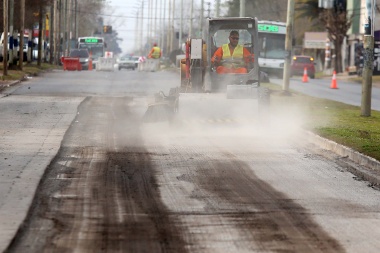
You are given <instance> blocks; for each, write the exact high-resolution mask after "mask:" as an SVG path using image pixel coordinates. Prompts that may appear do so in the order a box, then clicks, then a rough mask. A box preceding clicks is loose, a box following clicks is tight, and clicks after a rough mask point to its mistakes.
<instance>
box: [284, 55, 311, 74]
mask: <svg viewBox="0 0 380 253" xmlns="http://www.w3.org/2000/svg"><path fill="white" fill-rule="evenodd" d="M305 68H307V75H308V76H309V77H310V78H312V79H313V78H314V77H315V62H314V58H313V57H311V56H307V55H295V56H293V61H292V65H291V67H290V76H293V75H303V72H304V69H305Z"/></svg>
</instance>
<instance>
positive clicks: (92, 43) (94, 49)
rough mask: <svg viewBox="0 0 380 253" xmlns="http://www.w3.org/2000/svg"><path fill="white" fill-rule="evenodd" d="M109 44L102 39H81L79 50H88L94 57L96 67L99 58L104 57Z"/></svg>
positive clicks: (79, 40)
mask: <svg viewBox="0 0 380 253" xmlns="http://www.w3.org/2000/svg"><path fill="white" fill-rule="evenodd" d="M106 47H107V44H106V43H105V41H104V38H102V37H79V38H78V49H87V50H88V52H89V53H91V55H92V59H93V61H92V64H93V66H94V67H95V65H96V62H97V61H98V58H99V57H104V54H105V51H106Z"/></svg>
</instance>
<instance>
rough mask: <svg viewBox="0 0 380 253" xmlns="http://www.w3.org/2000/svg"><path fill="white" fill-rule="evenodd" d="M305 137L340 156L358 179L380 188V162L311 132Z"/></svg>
mask: <svg viewBox="0 0 380 253" xmlns="http://www.w3.org/2000/svg"><path fill="white" fill-rule="evenodd" d="M305 137H306V139H307V140H308V141H309V142H311V143H313V144H314V145H316V146H318V147H320V148H322V149H324V150H328V151H332V152H333V153H334V154H336V155H339V156H340V158H339V161H341V162H344V163H345V164H346V165H347V170H348V171H350V172H351V173H353V174H354V175H356V176H357V177H360V178H361V179H364V180H367V181H369V182H370V183H371V185H376V186H380V162H379V161H378V160H376V159H374V158H372V157H369V156H367V155H364V154H362V153H360V152H358V151H355V150H353V149H351V148H349V147H346V146H344V145H341V144H338V143H336V142H334V141H331V140H329V139H326V138H323V137H321V136H319V135H317V134H315V133H312V132H310V131H305Z"/></svg>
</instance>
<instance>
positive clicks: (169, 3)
mask: <svg viewBox="0 0 380 253" xmlns="http://www.w3.org/2000/svg"><path fill="white" fill-rule="evenodd" d="M168 6H169V9H168V32H167V34H166V51H167V52H168V55H169V54H170V52H171V49H170V38H171V33H172V23H171V22H172V20H171V13H172V1H171V0H169V1H168Z"/></svg>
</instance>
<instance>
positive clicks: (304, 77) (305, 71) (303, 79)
mask: <svg viewBox="0 0 380 253" xmlns="http://www.w3.org/2000/svg"><path fill="white" fill-rule="evenodd" d="M308 81H309V78H308V76H307V68H306V67H305V68H303V77H302V82H303V83H307V82H308Z"/></svg>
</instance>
